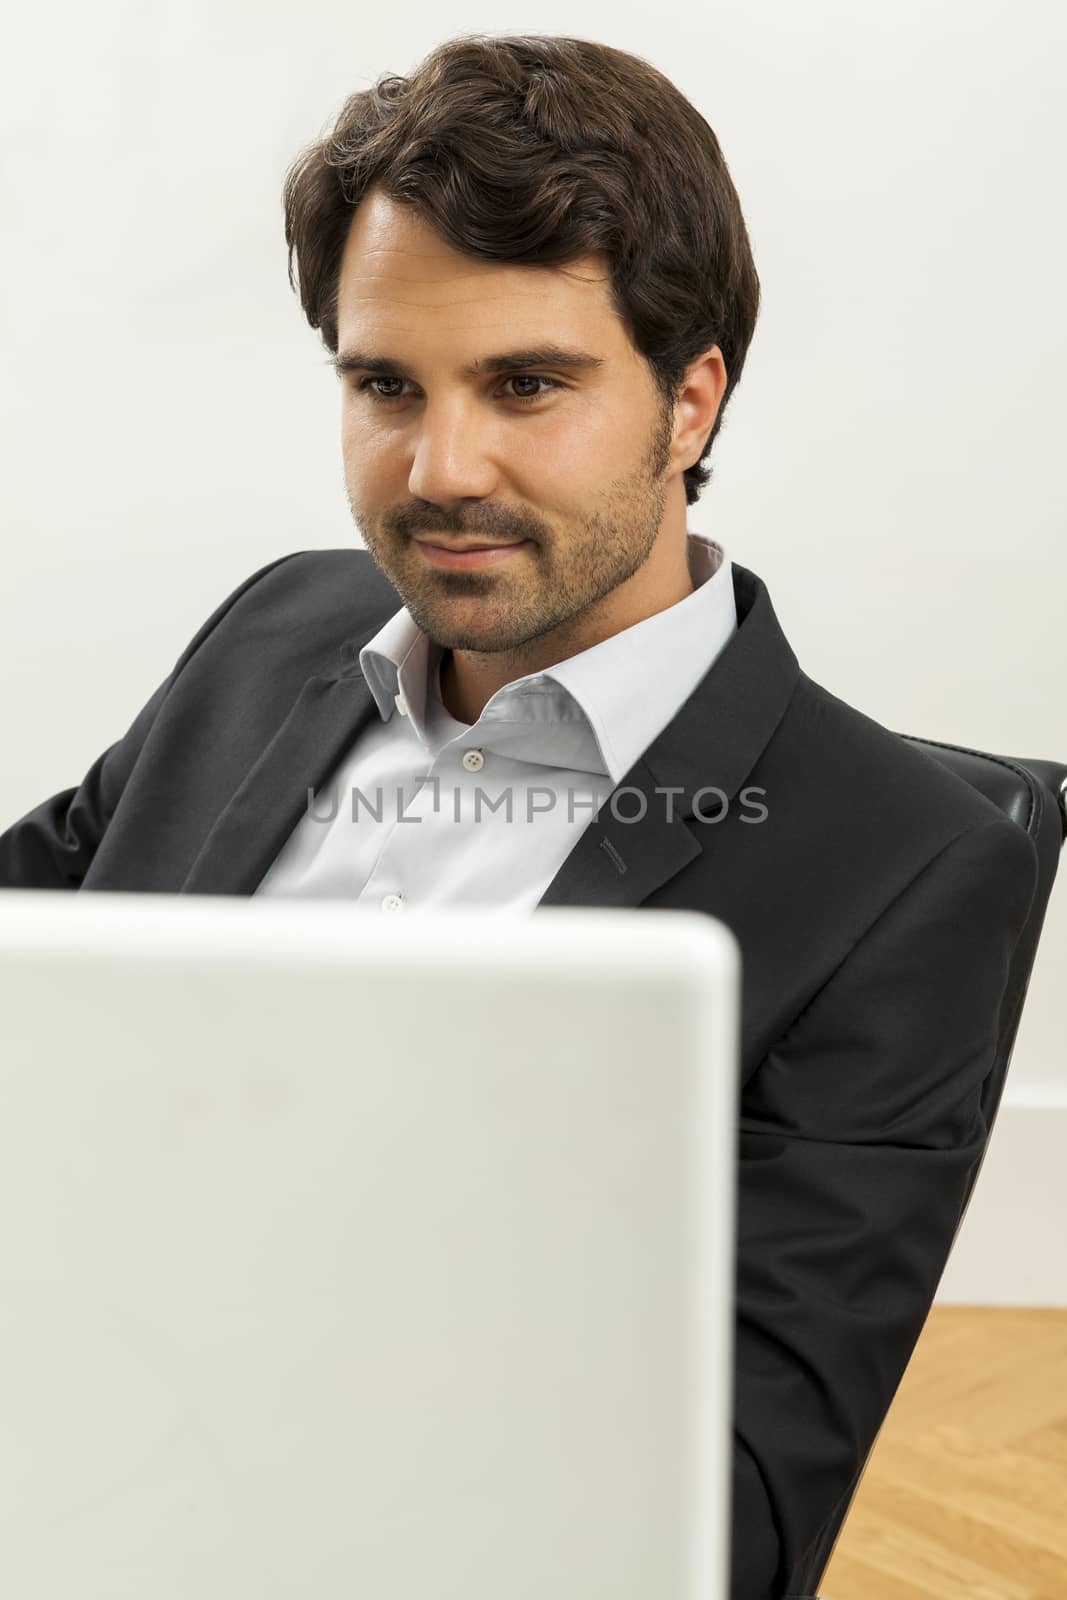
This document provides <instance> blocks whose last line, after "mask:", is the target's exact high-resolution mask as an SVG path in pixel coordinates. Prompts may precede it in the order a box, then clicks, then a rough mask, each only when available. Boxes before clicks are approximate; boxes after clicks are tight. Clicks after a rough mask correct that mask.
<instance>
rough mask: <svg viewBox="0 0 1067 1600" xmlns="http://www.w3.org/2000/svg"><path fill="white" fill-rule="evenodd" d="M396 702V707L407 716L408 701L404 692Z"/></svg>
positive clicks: (398, 696)
mask: <svg viewBox="0 0 1067 1600" xmlns="http://www.w3.org/2000/svg"><path fill="white" fill-rule="evenodd" d="M394 703H395V705H396V709H397V710H398V711H399V712H400V715H401V716H402V717H406V716H407V714H408V703H407V701H406V700H405V699H404V696H403V695H402V694H398V695H397V696H396V698H395V702H394Z"/></svg>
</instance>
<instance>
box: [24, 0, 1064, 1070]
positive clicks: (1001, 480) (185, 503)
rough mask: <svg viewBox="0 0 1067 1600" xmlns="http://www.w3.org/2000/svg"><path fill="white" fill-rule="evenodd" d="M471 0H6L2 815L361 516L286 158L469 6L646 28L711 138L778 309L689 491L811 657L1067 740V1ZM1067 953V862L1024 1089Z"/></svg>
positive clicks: (467, 27) (632, 34)
mask: <svg viewBox="0 0 1067 1600" xmlns="http://www.w3.org/2000/svg"><path fill="white" fill-rule="evenodd" d="M444 15H445V14H443V13H442V12H441V10H440V8H439V7H437V6H430V5H428V4H427V5H424V6H420V5H418V4H415V5H412V4H410V3H409V4H408V5H406V6H402V7H396V8H392V9H391V10H390V16H391V17H392V18H393V21H392V22H390V21H389V19H388V18H387V17H385V15H384V12H383V13H375V12H374V11H372V10H369V9H368V8H364V7H361V6H357V5H351V4H342V3H340V0H301V4H300V5H299V6H297V5H296V4H295V0H289V3H288V4H279V3H273V4H266V3H263V0H259V3H257V4H255V5H253V4H251V3H249V0H183V3H182V4H180V5H179V4H164V3H163V0H141V3H140V4H138V5H136V6H135V5H132V4H130V5H122V4H119V3H118V0H98V3H97V4H95V5H93V6H91V7H83V6H81V5H78V4H76V3H74V0H58V3H57V4H56V5H54V6H52V7H48V8H45V9H43V10H36V11H35V10H34V9H33V8H30V7H27V6H19V7H17V8H16V7H15V6H14V5H12V6H11V7H10V8H9V10H8V11H7V13H6V16H5V22H4V34H5V51H4V60H3V64H2V65H0V216H2V222H3V228H4V250H3V264H2V268H0V271H2V274H3V280H2V281H3V293H2V296H0V318H2V322H0V351H2V358H3V359H2V361H0V423H2V437H0V458H2V462H3V471H2V473H0V528H2V555H3V573H4V579H5V582H4V587H3V595H2V608H0V623H2V632H0V682H2V683H3V684H4V686H5V692H4V694H3V701H2V704H3V713H2V749H3V760H2V763H0V826H6V825H7V823H8V822H9V821H10V820H13V819H14V818H15V817H16V816H18V815H21V814H22V813H23V812H24V811H26V810H28V809H29V808H30V807H31V806H32V805H34V804H36V803H37V802H38V801H39V800H41V799H43V798H44V797H45V796H46V795H48V794H50V793H52V792H53V791H55V790H58V789H61V788H66V787H68V786H69V785H71V784H74V783H77V782H78V781H80V779H81V777H82V775H83V773H84V771H85V769H86V768H87V767H88V766H89V764H90V763H91V761H92V760H93V759H94V758H95V757H96V755H98V754H99V753H100V751H101V750H103V749H104V748H105V747H106V746H107V745H108V744H110V743H111V742H112V741H113V740H114V739H116V738H117V737H119V735H120V734H121V733H122V732H124V731H125V729H126V727H127V726H128V724H129V722H130V721H131V719H132V717H133V715H134V713H135V712H136V711H137V709H138V708H139V707H140V705H141V704H142V703H143V702H144V700H145V699H146V698H147V697H148V695H149V694H150V693H151V691H152V690H153V689H154V688H155V686H156V685H157V683H158V682H159V681H160V680H161V679H162V678H163V677H164V676H165V675H166V673H167V672H168V671H169V669H170V667H171V666H172V664H173V662H174V660H175V659H176V657H177V656H178V654H179V653H180V651H181V650H182V648H183V647H184V645H185V643H186V642H187V640H188V639H189V638H190V637H191V635H192V634H193V632H194V631H195V630H196V629H197V627H199V625H200V623H201V622H202V621H203V620H204V618H205V617H206V616H207V615H208V613H209V612H210V611H211V610H213V609H214V607H215V606H216V605H217V604H218V602H219V601H220V600H221V599H222V598H223V597H224V596H225V595H226V594H228V593H229V591H230V590H231V589H232V588H233V587H234V586H235V585H236V584H237V583H239V582H240V581H241V580H242V579H243V578H244V577H246V576H247V575H248V574H249V573H250V572H252V571H253V570H254V569H255V568H256V567H258V566H260V565H262V564H263V563H264V562H266V561H269V560H270V559H272V558H273V557H275V556H277V555H281V554H283V553H285V552H287V551H290V550H296V549H305V548H308V547H311V546H324V547H332V546H337V545H344V544H352V543H358V542H359V540H358V536H357V534H356V533H355V530H354V527H353V524H352V522H351V519H350V516H349V512H348V507H347V504H346V502H345V498H344V492H343V482H342V475H341V457H340V448H339V442H338V415H337V406H338V391H337V387H336V383H335V380H334V379H333V377H332V375H331V374H330V372H329V370H328V369H327V368H326V367H325V366H324V365H323V356H324V352H323V350H322V347H321V345H320V344H319V340H318V336H317V334H314V333H312V332H311V330H310V329H308V328H307V326H306V324H305V323H304V322H303V319H302V315H301V312H300V309H299V304H298V301H297V299H296V297H295V296H294V295H292V293H291V291H290V289H289V286H288V282H287V278H286V252H285V244H284V238H283V233H282V212H281V197H280V191H281V182H282V177H283V174H284V171H285V168H286V166H287V164H288V163H289V161H290V160H291V159H292V158H293V156H294V155H295V154H296V152H297V150H298V149H299V148H300V147H301V146H302V145H303V144H304V143H305V142H307V141H308V140H310V139H312V138H314V137H315V136H317V135H318V134H319V133H320V132H321V131H322V129H323V127H324V126H325V124H326V123H327V122H328V120H330V119H331V118H332V117H333V115H334V114H335V113H336V111H337V110H338V109H339V107H340V105H341V102H342V101H343V99H344V98H345V96H346V95H347V94H349V93H351V92H352V90H354V89H356V88H359V87H365V86H366V85H367V84H369V83H370V82H372V81H373V80H374V78H375V77H376V76H377V75H378V74H379V73H381V72H383V71H397V72H403V71H405V70H407V69H408V68H409V67H410V66H412V65H413V64H414V63H415V61H416V59H417V58H418V57H419V56H420V55H421V54H422V53H423V52H424V51H426V50H427V49H429V48H430V47H431V46H432V45H433V44H435V43H437V42H439V41H440V40H441V39H443V38H445V37H449V36H451V35H453V34H456V33H460V32H466V31H471V30H475V29H481V30H485V31H492V32H507V31H519V32H521V31H526V32H540V33H577V34H580V35H582V36H584V37H588V38H595V39H601V40H603V41H605V42H607V43H610V44H614V45H618V46H620V47H622V48H624V49H631V50H634V51H636V52H638V53H639V54H642V55H644V56H646V57H647V58H648V59H650V60H651V61H652V62H654V63H655V65H657V66H658V67H660V68H661V69H662V70H663V71H665V72H666V73H667V75H668V76H669V77H671V78H672V79H673V81H674V82H675V83H677V84H678V86H679V87H680V88H681V89H682V90H683V92H684V93H686V94H688V95H689V96H690V98H691V99H693V100H694V101H695V102H696V104H697V105H698V106H699V107H700V109H701V110H702V112H703V113H704V115H705V116H706V117H707V118H708V120H709V122H710V123H711V125H712V126H713V127H714V128H715V130H716V132H717V134H718V135H719V138H720V141H721V143H722V145H723V148H724V151H725V153H726V157H727V160H728V162H729V163H730V167H731V171H732V173H733V176H734V180H735V182H736V184H737V187H738V189H739V192H740V194H741V198H742V203H743V206H744V208H745V213H746V217H747V220H748V223H749V227H750V231H751V235H752V239H753V245H754V249H755V254H756V259H757V265H758V268H759V271H760V274H761V278H762V282H763V291H764V305H763V312H762V316H761V320H760V324H759V326H758V328H757V332H756V337H755V341H754V343H753V346H752V349H751V351H750V354H749V360H748V367H747V369H746V372H745V376H744V379H743V382H742V385H741V387H740V388H739V390H738V391H737V393H736V395H735V397H734V399H733V401H732V404H731V408H730V411H729V412H728V414H727V416H728V420H727V422H726V423H725V425H724V430H723V433H722V435H721V437H720V440H719V441H718V444H717V446H716V450H715V459H716V461H717V466H716V471H715V476H714V479H713V482H712V485H711V486H710V488H709V489H708V490H707V491H706V492H705V495H704V497H703V499H702V500H701V501H700V502H699V504H698V505H697V506H696V507H694V508H693V509H692V511H691V513H690V526H692V527H695V528H699V529H701V530H703V531H706V532H710V533H713V534H714V535H715V536H716V537H717V538H719V539H720V540H721V541H722V542H723V543H724V544H725V545H726V546H727V548H728V549H729V551H730V553H731V554H732V555H733V556H734V557H735V558H736V559H737V560H739V561H741V562H742V563H744V564H745V565H748V566H751V567H753V568H754V569H755V570H756V571H757V572H759V573H760V575H761V576H762V577H763V578H764V579H765V580H766V582H767V583H768V586H769V588H770V590H771V594H772V598H773V600H774V603H775V606H776V609H777V611H778V615H779V617H780V619H781V621H782V624H783V626H784V628H785V630H786V633H787V634H788V636H789V637H790V639H791V641H792V643H793V645H794V648H795V649H796V651H797V654H798V656H799V658H800V661H801V665H802V666H803V667H804V668H805V669H806V670H807V671H808V672H809V673H810V674H811V675H812V676H813V677H814V678H816V679H817V680H818V681H820V682H822V683H824V684H826V686H827V687H829V688H830V689H832V690H833V692H834V693H836V694H838V695H840V696H841V697H842V698H843V699H845V700H847V701H849V702H851V703H852V704H854V705H856V706H858V707H860V708H861V709H862V710H864V711H866V712H867V713H868V714H869V715H872V716H874V717H876V718H878V719H879V720H880V721H882V722H884V723H886V724H887V725H888V726H889V727H892V728H895V729H897V730H899V731H901V732H908V733H917V734H923V735H926V736H928V737H933V738H943V739H950V740H953V741H957V742H960V743H964V744H973V745H976V746H978V747H981V748H985V749H989V750H993V751H996V752H1000V753H1014V754H1018V755H1024V756H1027V755H1037V756H1049V757H1057V758H1060V759H1064V760H1067V711H1065V709H1064V683H1065V672H1064V669H1065V666H1067V644H1065V639H1067V629H1065V625H1064V621H1063V599H1062V596H1063V591H1064V587H1065V579H1067V518H1065V515H1064V512H1065V498H1067V496H1065V489H1064V474H1063V449H1062V443H1061V439H1062V432H1063V427H1064V421H1065V408H1064V405H1063V402H1062V382H1063V379H1062V374H1063V369H1064V365H1065V355H1067V312H1065V309H1064V294H1063V285H1064V283H1065V282H1067V241H1065V223H1064V210H1063V200H1062V179H1063V173H1064V170H1065V169H1067V159H1065V158H1067V149H1065V145H1067V137H1065V118H1064V112H1063V109H1062V107H1063V96H1062V62H1063V59H1064V52H1065V48H1067V14H1065V12H1064V10H1063V8H1062V6H1060V5H1059V4H1055V3H1053V0H1020V3H1018V4H1016V5H1014V6H1012V7H1010V8H1007V9H1006V8H1004V7H1003V6H1001V5H999V4H997V5H994V4H992V3H990V0H978V3H976V0H967V3H966V4H965V3H964V0H955V3H948V0H944V3H936V0H935V3H931V0H921V3H920V0H896V3H895V4H894V5H893V6H892V7H890V6H887V5H877V6H876V5H874V4H866V5H865V4H862V3H857V0H838V3H836V4H835V3H832V0H811V3H807V4H798V3H797V0H764V4H762V5H761V6H758V7H757V6H753V5H751V4H747V3H744V4H743V3H741V0H735V3H731V4H714V3H712V4H707V5H705V6H704V7H703V8H702V9H700V10H694V9H693V8H691V7H688V6H682V5H680V4H677V5H675V6H673V7H664V6H662V5H659V6H656V7H654V8H649V7H647V6H640V7H636V6H635V7H633V8H632V9H631V10H629V11H627V10H621V9H620V7H619V5H618V4H617V3H614V0H613V3H612V4H606V3H588V0H587V3H586V4H584V5H575V4H573V3H570V4H567V5H563V4H559V3H557V0H539V3H538V5H537V6H536V7H526V8H518V9H512V10H504V11H502V10H501V9H500V8H499V7H497V6H492V7H490V6H471V5H467V6H464V5H453V6H450V7H448V8H447V12H446V15H447V21H445V20H443V16H444ZM1065 956H1067V881H1065V883H1064V884H1061V886H1060V890H1059V893H1058V897H1057V898H1056V899H1055V900H1054V903H1053V906H1052V908H1051V910H1050V912H1049V918H1048V923H1047V927H1046V933H1045V938H1044V943H1043V947H1042V950H1041V952H1040V956H1039V960H1038V966H1037V969H1036V971H1035V974H1034V979H1033V982H1032V986H1031V993H1030V997H1029V1001H1028V1005H1027V1010H1026V1013H1025V1015H1024V1018H1023V1022H1022V1026H1021V1030H1020V1035H1019V1041H1018V1046H1017V1050H1016V1057H1015V1063H1014V1067H1013V1074H1012V1077H1013V1085H1014V1086H1016V1087H1018V1088H1019V1089H1020V1090H1021V1091H1026V1092H1027V1093H1033V1092H1035V1091H1037V1092H1041V1091H1042V1090H1044V1089H1047V1090H1048V1091H1049V1093H1050V1094H1051V1093H1053V1092H1054V1091H1062V1090H1063V1089H1064V1088H1065V1087H1067V1062H1065V1061H1064V1059H1063V1052H1062V1047H1061V1045H1060V1039H1061V1037H1062V1034H1063V1031H1064V1030H1063V1020H1064V1019H1063V999H1062V990H1061V985H1060V984H1059V983H1058V981H1057V979H1058V972H1059V970H1060V969H1061V968H1062V966H1063V963H1064V958H1065ZM1011 1093H1012V1091H1011V1090H1009V1100H1010V1096H1011Z"/></svg>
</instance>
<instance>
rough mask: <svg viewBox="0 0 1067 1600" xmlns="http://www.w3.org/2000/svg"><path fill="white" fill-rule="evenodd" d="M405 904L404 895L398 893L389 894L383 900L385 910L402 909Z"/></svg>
mask: <svg viewBox="0 0 1067 1600" xmlns="http://www.w3.org/2000/svg"><path fill="white" fill-rule="evenodd" d="M402 906H403V897H402V896H401V895H398V894H387V895H386V897H385V899H384V900H383V901H382V910H383V911H400V910H401V909H402Z"/></svg>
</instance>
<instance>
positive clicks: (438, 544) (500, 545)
mask: <svg viewBox="0 0 1067 1600" xmlns="http://www.w3.org/2000/svg"><path fill="white" fill-rule="evenodd" d="M416 543H418V544H429V545H433V547H434V548H435V549H436V550H451V551H453V552H455V554H457V555H459V554H460V553H462V552H463V551H464V550H503V549H506V548H507V547H508V546H509V545H513V544H521V543H522V540H521V539H490V540H489V541H488V542H487V543H485V544H453V543H452V542H451V541H450V540H448V539H418V540H417V541H416Z"/></svg>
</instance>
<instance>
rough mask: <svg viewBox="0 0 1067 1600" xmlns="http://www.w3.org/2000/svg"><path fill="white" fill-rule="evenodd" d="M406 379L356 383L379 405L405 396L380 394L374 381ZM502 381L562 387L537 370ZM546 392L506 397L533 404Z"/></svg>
mask: <svg viewBox="0 0 1067 1600" xmlns="http://www.w3.org/2000/svg"><path fill="white" fill-rule="evenodd" d="M407 381H408V380H407V379H406V378H398V377H392V376H379V377H376V378H361V379H360V380H359V383H358V385H357V387H358V389H359V391H360V393H361V394H363V393H366V394H369V395H370V396H371V397H372V398H373V399H374V400H376V401H377V402H378V404H379V405H389V404H390V402H395V401H397V400H403V399H404V398H405V396H404V395H402V394H382V393H381V392H380V391H379V390H378V389H375V388H374V387H373V385H374V384H376V383H400V384H403V383H406V382H407ZM504 382H505V383H547V384H548V386H549V389H562V387H563V385H562V384H561V383H559V382H557V380H556V379H555V378H546V377H543V376H542V374H541V373H539V372H515V373H513V374H512V376H511V377H510V378H505V379H504ZM546 393H547V391H546V390H544V389H540V390H538V391H537V393H536V394H512V395H509V396H507V398H508V399H511V400H514V401H515V402H516V403H517V404H518V405H520V406H529V405H533V403H534V401H536V400H541V399H543V398H544V395H545V394H546Z"/></svg>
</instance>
